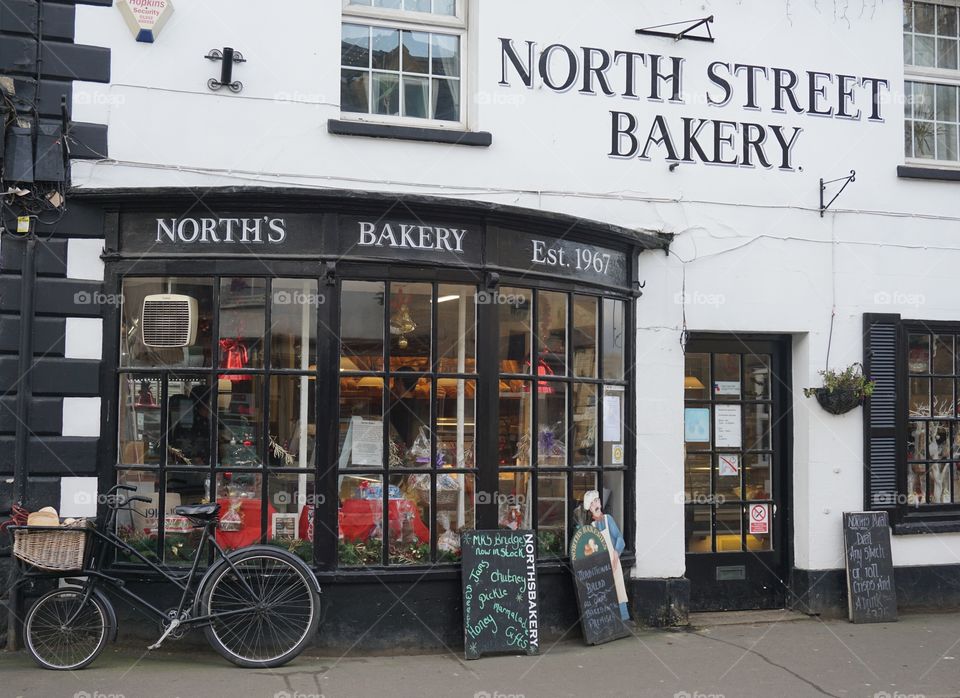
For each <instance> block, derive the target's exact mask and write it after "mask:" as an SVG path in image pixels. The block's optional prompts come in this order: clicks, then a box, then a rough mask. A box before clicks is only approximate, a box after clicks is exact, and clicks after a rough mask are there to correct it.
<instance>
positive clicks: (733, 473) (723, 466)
mask: <svg viewBox="0 0 960 698" xmlns="http://www.w3.org/2000/svg"><path fill="white" fill-rule="evenodd" d="M719 459H720V477H737V476H739V475H740V455H739V454H737V453H721V454H720V455H719Z"/></svg>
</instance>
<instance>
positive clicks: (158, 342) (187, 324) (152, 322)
mask: <svg viewBox="0 0 960 698" xmlns="http://www.w3.org/2000/svg"><path fill="white" fill-rule="evenodd" d="M140 318H141V319H140V327H141V328H142V332H143V343H144V345H145V346H148V347H156V348H158V349H169V348H175V347H189V346H192V345H193V343H194V342H195V341H196V340H197V299H196V298H192V297H190V296H184V295H180V294H176V293H156V294H153V295H150V296H147V297H146V298H144V299H143V312H142V314H141V316H140Z"/></svg>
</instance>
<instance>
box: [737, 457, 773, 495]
mask: <svg viewBox="0 0 960 698" xmlns="http://www.w3.org/2000/svg"><path fill="white" fill-rule="evenodd" d="M745 459H746V469H745V470H744V477H743V482H744V490H745V491H744V495H745V496H744V498H745V499H771V498H772V497H773V482H772V480H771V479H770V472H771V471H770V464H771V462H772V459H773V456H772V455H770V454H769V453H752V454H748V455H746V456H745Z"/></svg>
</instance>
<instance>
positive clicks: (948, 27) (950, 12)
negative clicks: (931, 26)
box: [937, 5, 957, 36]
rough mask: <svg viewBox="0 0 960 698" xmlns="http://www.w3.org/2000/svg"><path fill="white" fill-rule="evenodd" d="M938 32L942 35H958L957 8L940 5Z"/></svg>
mask: <svg viewBox="0 0 960 698" xmlns="http://www.w3.org/2000/svg"><path fill="white" fill-rule="evenodd" d="M937 34H939V35H940V36H956V35H957V8H955V7H947V6H946V5H940V6H939V7H937Z"/></svg>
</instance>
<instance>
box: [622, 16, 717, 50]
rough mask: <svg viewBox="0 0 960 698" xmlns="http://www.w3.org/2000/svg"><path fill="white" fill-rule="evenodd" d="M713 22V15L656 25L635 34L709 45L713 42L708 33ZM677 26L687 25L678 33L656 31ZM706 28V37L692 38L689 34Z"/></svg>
mask: <svg viewBox="0 0 960 698" xmlns="http://www.w3.org/2000/svg"><path fill="white" fill-rule="evenodd" d="M712 22H713V15H710V16H709V17H704V18H703V19H688V20H685V21H683V22H670V23H668V24H658V25H656V26H653V27H646V28H644V29H637V30H636V31H637V34H647V35H649V36H665V37H667V38H668V39H673V40H674V41H680V39H690V40H691V41H709V42H710V43H713V42H714V38H713V33H712V32H711V31H710V24H711V23H712ZM679 25H688V26H687V27H686V29H684V30H683V31H680V32H665V31H656V30H657V29H663V28H664V27H676V26H679ZM701 26H703V27H706V28H707V35H706V36H693V35H691V34H690V32H692V31H693V30H694V29H696V28H697V27H701Z"/></svg>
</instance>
